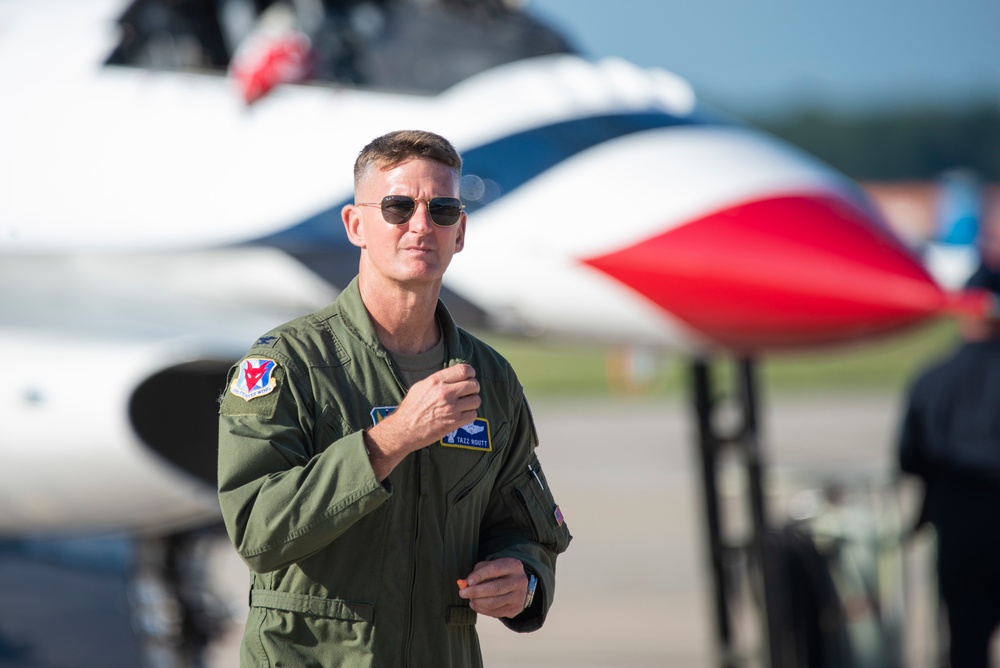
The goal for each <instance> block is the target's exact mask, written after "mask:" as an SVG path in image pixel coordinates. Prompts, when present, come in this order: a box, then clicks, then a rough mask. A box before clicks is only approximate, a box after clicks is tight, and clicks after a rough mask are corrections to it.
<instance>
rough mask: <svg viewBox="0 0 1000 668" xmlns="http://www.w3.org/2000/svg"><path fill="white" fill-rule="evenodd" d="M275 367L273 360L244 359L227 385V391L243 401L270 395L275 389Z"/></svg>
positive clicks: (262, 358) (259, 358)
mask: <svg viewBox="0 0 1000 668" xmlns="http://www.w3.org/2000/svg"><path fill="white" fill-rule="evenodd" d="M276 366H277V363H276V362H275V361H274V360H269V359H267V358H265V357H248V358H246V359H245V360H243V362H242V363H240V369H239V371H238V372H237V373H236V377H234V378H233V382H232V383H230V384H229V391H230V392H232V393H233V394H235V395H236V396H237V397H240V398H241V399H243V400H244V401H250V400H251V399H256V398H257V397H262V396H264V395H265V394H270V393H271V392H272V391H273V390H274V388H275V387H277V383H276V382H275V379H274V373H273V372H274V369H275V367H276Z"/></svg>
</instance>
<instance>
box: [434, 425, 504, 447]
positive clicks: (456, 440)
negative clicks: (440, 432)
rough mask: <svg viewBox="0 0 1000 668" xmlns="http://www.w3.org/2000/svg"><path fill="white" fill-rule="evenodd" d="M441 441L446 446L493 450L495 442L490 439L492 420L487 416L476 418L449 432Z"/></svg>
mask: <svg viewBox="0 0 1000 668" xmlns="http://www.w3.org/2000/svg"><path fill="white" fill-rule="evenodd" d="M440 443H441V445H443V446H444V447H446V448H465V449H467V450H481V451H482V452H491V451H492V450H493V442H492V441H491V440H490V422H489V420H487V419H486V418H476V420H475V422H470V423H469V424H467V425H465V426H464V427H459V428H458V429H456V430H455V431H453V432H451V433H449V434H447V435H446V436H445V437H444V438H442V439H441V441H440Z"/></svg>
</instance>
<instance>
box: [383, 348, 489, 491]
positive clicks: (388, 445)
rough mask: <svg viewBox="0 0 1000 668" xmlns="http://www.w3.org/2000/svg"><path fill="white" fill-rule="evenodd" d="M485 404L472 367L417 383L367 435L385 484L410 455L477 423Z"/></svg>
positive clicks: (450, 370) (461, 366) (451, 369)
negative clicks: (476, 420) (481, 398)
mask: <svg viewBox="0 0 1000 668" xmlns="http://www.w3.org/2000/svg"><path fill="white" fill-rule="evenodd" d="M481 403H482V402H481V400H480V398H479V381H477V380H476V370H475V369H474V368H472V366H470V365H468V364H458V365H456V366H453V367H448V368H447V369H442V370H441V371H438V372H436V373H433V374H431V375H430V376H428V377H427V378H425V379H423V380H422V381H420V382H419V383H414V384H413V386H412V387H411V388H410V391H409V392H407V393H406V397H404V398H403V402H402V403H401V404H400V405H399V407H398V408H397V409H396V410H395V411H394V412H393V413H392V415H390V416H388V417H386V418H385V419H384V420H382V421H381V422H379V423H378V424H377V425H375V426H374V427H372V428H370V429H368V430H367V432H366V433H365V445H366V446H367V447H368V452H369V457H370V459H371V463H372V468H373V469H374V470H375V476H376V478H378V480H379V481H380V482H381V481H382V480H384V479H385V478H386V476H388V475H389V473H390V472H392V470H393V469H394V468H396V466H397V465H398V464H399V462H401V461H403V458H404V457H406V455H408V454H410V453H411V452H414V451H416V450H420V449H421V448H425V447H427V446H428V445H430V444H431V443H434V442H436V441H439V440H441V439H442V438H444V436H445V435H446V434H448V433H450V432H452V431H455V430H456V429H458V428H459V427H464V426H465V425H467V424H469V423H470V422H473V421H474V420H475V419H476V409H478V408H479V406H480V404H481Z"/></svg>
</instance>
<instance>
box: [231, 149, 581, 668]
mask: <svg viewBox="0 0 1000 668" xmlns="http://www.w3.org/2000/svg"><path fill="white" fill-rule="evenodd" d="M461 167H462V161H461V157H460V156H459V155H458V153H457V152H456V151H455V149H454V148H453V147H452V146H451V144H450V143H449V142H448V141H447V140H446V139H444V138H443V137H440V136H438V135H435V134H433V133H428V132H420V131H400V132H393V133H389V134H387V135H384V136H382V137H379V138H377V139H375V140H373V141H372V142H371V143H370V144H369V145H368V146H366V147H365V148H364V149H363V150H362V152H361V154H360V155H359V156H358V159H357V161H356V163H355V167H354V187H355V203H354V204H348V205H347V206H345V207H344V208H343V211H342V217H343V221H344V226H345V228H346V230H347V235H348V237H349V238H350V240H351V242H352V243H353V244H355V245H356V246H358V247H359V248H360V249H361V262H360V266H359V271H358V276H357V277H356V278H355V279H354V281H352V282H351V284H350V285H349V286H347V288H346V289H345V290H344V291H343V292H342V293H341V295H340V296H339V297H338V299H337V300H336V301H335V302H334V303H333V304H331V305H330V306H328V307H326V308H324V309H322V310H320V311H317V312H316V313H312V314H310V315H307V316H304V317H301V318H298V319H296V320H294V321H292V322H290V323H287V324H285V325H282V326H280V327H278V328H276V329H274V330H272V331H271V332H269V333H268V334H267V335H265V336H262V337H261V338H260V339H258V341H257V342H256V343H255V344H254V345H253V346H252V347H251V349H250V351H249V352H248V353H247V356H246V357H245V358H244V359H243V360H242V361H241V362H240V363H239V364H238V365H236V366H235V367H234V368H233V372H232V373H231V375H230V383H229V386H228V387H227V389H226V391H225V393H224V394H223V399H222V406H221V411H220V413H221V416H220V439H219V499H220V501H221V505H222V512H223V516H224V518H225V522H226V527H227V529H228V532H229V535H230V538H231V539H232V541H233V544H234V545H235V546H236V549H237V551H238V552H239V554H240V555H241V556H242V557H243V559H244V561H246V563H247V564H248V565H249V567H250V570H251V578H250V579H251V583H250V613H249V617H248V619H247V624H246V630H245V633H244V637H243V643H242V646H241V653H240V659H241V665H243V666H295V667H296V668H301V667H303V666H325V667H327V668H329V667H331V666H366V667H367V666H371V667H382V666H386V667H388V666H410V667H413V668H424V667H428V668H444V667H449V666H455V667H459V666H461V667H466V666H479V665H481V664H482V656H481V652H480V649H479V641H478V638H477V636H476V632H475V623H476V619H477V615H479V614H482V615H487V616H490V617H497V618H499V619H500V620H501V621H502V622H503V623H504V624H505V625H506V626H508V627H509V628H511V629H513V630H515V631H520V632H527V631H534V630H536V629H538V628H540V627H541V625H542V623H543V622H544V620H545V616H546V614H547V612H548V609H549V606H550V605H551V603H552V597H553V593H554V591H555V563H556V556H557V555H558V554H560V553H562V552H563V551H564V550H565V549H566V547H567V546H568V544H569V541H570V539H571V536H570V534H569V530H568V528H567V526H566V524H565V523H564V521H563V516H562V513H561V512H560V510H559V508H558V506H557V505H556V503H555V501H554V500H553V497H552V493H551V490H550V488H549V484H548V481H547V480H546V478H545V475H544V474H543V472H542V469H541V466H540V465H539V462H538V458H537V456H536V454H535V446H536V444H537V437H536V433H535V427H534V423H533V421H532V417H531V412H530V410H529V409H528V405H527V403H526V401H525V398H524V394H523V391H522V388H521V385H520V383H519V382H518V380H517V376H516V375H515V374H514V371H513V369H511V367H510V365H509V364H508V363H507V361H506V360H505V359H503V358H502V357H501V356H500V355H499V354H498V353H497V352H496V351H494V350H493V349H492V348H490V347H489V346H487V345H486V344H484V343H483V342H481V341H479V340H478V339H476V338H474V337H472V336H471V335H469V334H468V333H467V332H465V331H463V330H461V329H459V328H458V327H457V326H456V325H455V323H454V321H453V320H452V318H451V315H450V314H449V313H448V310H447V309H446V308H445V306H444V305H443V304H442V303H441V302H440V301H439V299H438V296H439V293H440V289H441V279H442V276H443V275H444V272H445V270H446V269H447V268H448V265H449V263H450V262H451V259H452V257H453V256H454V254H455V253H457V252H459V251H461V250H462V247H463V246H464V244H465V231H466V214H465V212H464V211H463V210H462V204H461V201H460V200H459V199H458V195H459V183H460V180H461ZM460 581H461V582H460Z"/></svg>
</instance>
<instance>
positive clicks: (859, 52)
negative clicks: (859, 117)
mask: <svg viewBox="0 0 1000 668" xmlns="http://www.w3.org/2000/svg"><path fill="white" fill-rule="evenodd" d="M524 6H525V8H526V9H528V11H530V12H532V13H534V14H535V15H537V16H539V17H541V18H543V19H545V20H546V21H547V22H548V23H549V24H550V25H552V26H553V27H556V28H558V29H559V30H560V31H561V32H562V33H563V34H564V35H565V36H566V37H567V38H568V39H569V40H570V42H571V43H572V44H573V45H574V46H575V47H576V48H577V50H579V51H580V52H582V53H583V54H584V55H587V56H591V57H594V58H601V57H605V56H620V57H623V58H625V59H627V60H630V61H632V62H634V63H636V64H637V65H642V66H647V67H648V66H657V67H662V68H664V69H667V70H670V71H672V72H674V73H675V74H679V75H680V76H682V77H684V78H685V79H687V80H688V81H689V82H690V83H691V84H692V85H693V86H694V89H695V91H696V92H697V93H698V95H699V97H700V98H701V99H703V100H704V101H706V102H708V103H710V104H712V105H714V106H717V107H719V108H721V109H723V110H726V111H729V112H731V113H735V114H741V113H742V114H762V115H773V114H781V113H785V112H788V111H792V110H794V109H796V108H800V107H803V106H815V105H821V106H824V107H832V108H837V109H843V110H849V111H866V110H878V109H886V108H888V109H893V108H899V107H901V106H905V105H908V104H911V103H914V102H932V103H934V104H937V105H941V106H948V107H962V106H964V105H967V104H969V103H970V102H971V101H974V100H977V99H982V98H984V97H985V98H989V99H991V100H994V101H997V102H1000V0H691V1H686V2H680V1H679V0H524Z"/></svg>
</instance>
